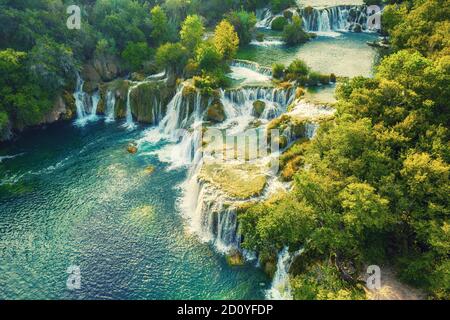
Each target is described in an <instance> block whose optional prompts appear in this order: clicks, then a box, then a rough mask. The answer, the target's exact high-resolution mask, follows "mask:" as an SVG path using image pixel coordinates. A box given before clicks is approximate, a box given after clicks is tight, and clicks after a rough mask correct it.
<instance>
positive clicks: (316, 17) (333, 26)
mask: <svg viewBox="0 0 450 320" xmlns="http://www.w3.org/2000/svg"><path fill="white" fill-rule="evenodd" d="M366 11H367V9H366V7H365V6H334V7H328V8H311V7H307V8H303V9H300V15H301V17H302V20H303V27H304V28H305V31H308V32H331V31H352V30H353V27H354V26H355V25H356V24H358V25H360V26H361V29H362V30H365V29H366V26H367V13H366ZM362 30H361V31H362Z"/></svg>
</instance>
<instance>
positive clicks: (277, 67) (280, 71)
mask: <svg viewBox="0 0 450 320" xmlns="http://www.w3.org/2000/svg"><path fill="white" fill-rule="evenodd" d="M284 68H285V67H284V64H282V63H275V64H274V65H273V66H272V76H273V77H274V78H275V79H282V78H283V77H284Z"/></svg>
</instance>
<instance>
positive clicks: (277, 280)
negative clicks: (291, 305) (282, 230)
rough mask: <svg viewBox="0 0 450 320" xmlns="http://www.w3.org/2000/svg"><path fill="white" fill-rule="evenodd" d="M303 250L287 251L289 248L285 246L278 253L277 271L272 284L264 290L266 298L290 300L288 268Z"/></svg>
mask: <svg viewBox="0 0 450 320" xmlns="http://www.w3.org/2000/svg"><path fill="white" fill-rule="evenodd" d="M302 251H303V250H299V251H297V252H294V253H293V254H290V253H289V248H288V247H285V248H284V249H283V250H282V251H281V252H280V253H279V254H278V260H277V271H276V272H275V276H274V277H273V280H272V286H271V288H270V289H269V290H267V291H266V298H267V299H269V300H292V299H293V297H292V292H291V286H290V283H289V280H290V279H289V269H290V268H291V265H292V263H293V262H294V260H295V258H296V257H298V256H299V255H300V254H301V253H302Z"/></svg>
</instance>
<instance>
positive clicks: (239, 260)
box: [226, 250, 245, 267]
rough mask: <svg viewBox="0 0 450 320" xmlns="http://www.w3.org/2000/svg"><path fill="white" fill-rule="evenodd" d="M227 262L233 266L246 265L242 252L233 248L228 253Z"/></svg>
mask: <svg viewBox="0 0 450 320" xmlns="http://www.w3.org/2000/svg"><path fill="white" fill-rule="evenodd" d="M226 259H227V263H228V265H230V266H232V267H239V266H243V265H245V260H244V257H243V256H242V254H241V253H240V252H239V251H237V250H233V251H232V252H230V253H229V254H227V255H226Z"/></svg>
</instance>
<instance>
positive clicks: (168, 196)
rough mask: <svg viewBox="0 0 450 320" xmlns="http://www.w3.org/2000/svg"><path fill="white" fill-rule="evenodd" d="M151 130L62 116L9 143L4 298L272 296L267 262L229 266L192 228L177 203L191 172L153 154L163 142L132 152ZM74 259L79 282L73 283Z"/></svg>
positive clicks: (0, 217) (2, 241)
mask: <svg viewBox="0 0 450 320" xmlns="http://www.w3.org/2000/svg"><path fill="white" fill-rule="evenodd" d="M143 131H144V128H142V127H141V128H139V127H138V128H137V129H136V130H134V131H132V132H130V131H127V130H126V129H124V128H123V127H122V126H121V124H120V123H112V124H107V123H104V122H103V120H99V121H98V122H96V123H90V124H88V125H86V126H85V127H84V128H78V127H76V126H74V125H73V124H71V123H60V124H55V125H51V126H49V127H48V128H47V129H46V130H32V131H29V132H27V133H25V134H24V135H22V137H21V138H20V139H19V140H18V141H16V142H14V144H12V145H7V146H2V148H1V149H0V156H2V158H0V159H2V161H1V163H0V254H1V257H0V258H1V259H0V284H1V285H0V299H263V298H264V291H265V290H266V289H267V288H268V287H269V286H270V280H269V279H268V278H267V277H266V276H265V275H264V274H263V272H262V271H261V270H260V269H258V268H255V266H254V265H247V266H244V267H230V266H228V264H227V262H226V259H225V257H224V256H223V255H221V254H219V253H217V252H216V251H215V250H214V248H213V247H212V246H211V245H209V244H205V243H202V242H201V241H199V239H198V238H197V237H196V236H194V235H192V234H189V233H187V232H186V229H187V228H186V227H185V221H184V219H183V217H182V216H181V215H180V214H179V211H178V209H177V207H176V201H177V198H178V197H179V192H180V191H179V190H178V189H177V186H178V185H179V184H180V183H181V182H182V181H183V180H184V179H185V176H186V171H185V170H173V171H167V170H166V164H163V163H161V162H159V161H158V160H157V157H156V156H152V155H151V152H152V151H154V150H156V149H158V148H160V147H161V143H159V144H153V145H152V144H146V145H143V146H141V148H140V150H139V152H138V154H136V155H131V154H129V153H128V152H127V151H126V147H127V144H128V143H129V142H130V141H134V140H136V139H139V138H140V137H141V136H142V134H143ZM6 155H8V156H15V157H14V158H13V157H5V156H6ZM149 166H153V167H154V168H155V171H154V172H153V173H152V174H149V173H148V172H146V170H145V169H146V168H148V167H149ZM69 266H78V267H79V268H80V271H81V289H80V290H73V291H71V290H68V289H67V286H66V281H67V279H68V276H69V274H68V273H67V269H68V267H69Z"/></svg>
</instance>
